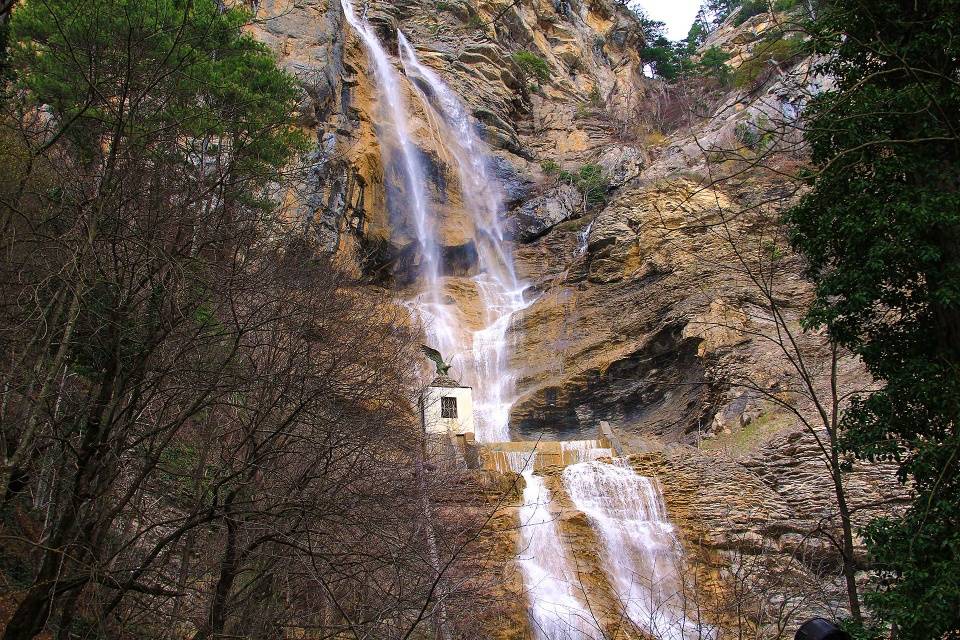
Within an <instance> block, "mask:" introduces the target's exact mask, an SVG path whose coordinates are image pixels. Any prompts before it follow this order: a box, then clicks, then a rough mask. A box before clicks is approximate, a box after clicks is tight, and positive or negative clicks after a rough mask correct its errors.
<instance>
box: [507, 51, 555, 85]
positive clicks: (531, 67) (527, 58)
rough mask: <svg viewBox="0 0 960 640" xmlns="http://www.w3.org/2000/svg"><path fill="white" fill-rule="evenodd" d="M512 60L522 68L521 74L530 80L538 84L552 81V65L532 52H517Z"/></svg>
mask: <svg viewBox="0 0 960 640" xmlns="http://www.w3.org/2000/svg"><path fill="white" fill-rule="evenodd" d="M510 58H511V59H512V60H513V62H514V64H516V65H517V67H519V68H520V72H521V73H523V75H524V76H526V77H528V78H533V79H535V80H536V81H537V82H538V83H541V82H547V81H548V80H550V65H549V64H547V61H546V60H544V59H543V58H541V57H540V56H538V55H537V54H535V53H533V52H532V51H527V50H526V49H524V50H523V51H517V52H516V53H514V54H513V55H512V56H510Z"/></svg>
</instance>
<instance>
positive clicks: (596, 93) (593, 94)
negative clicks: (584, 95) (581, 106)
mask: <svg viewBox="0 0 960 640" xmlns="http://www.w3.org/2000/svg"><path fill="white" fill-rule="evenodd" d="M589 98H590V106H592V107H594V108H599V107H601V106H602V105H603V97H602V96H601V95H600V87H598V86H597V85H593V88H592V89H590V96H589Z"/></svg>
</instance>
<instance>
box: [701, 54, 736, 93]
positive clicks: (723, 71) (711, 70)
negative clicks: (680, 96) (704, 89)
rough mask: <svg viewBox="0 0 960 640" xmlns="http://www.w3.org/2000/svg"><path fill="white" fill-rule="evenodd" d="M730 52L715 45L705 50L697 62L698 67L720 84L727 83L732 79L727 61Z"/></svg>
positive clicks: (703, 73)
mask: <svg viewBox="0 0 960 640" xmlns="http://www.w3.org/2000/svg"><path fill="white" fill-rule="evenodd" d="M729 59H730V54H729V53H727V52H726V51H724V50H723V49H721V48H720V47H717V46H713V47H710V48H709V49H707V50H706V51H704V52H703V55H701V56H700V60H699V62H697V69H698V70H699V71H700V73H701V74H702V75H704V76H707V77H708V78H714V79H715V80H717V81H718V82H720V84H723V85H726V84H727V83H728V82H729V81H730V67H729V66H727V61H728V60H729Z"/></svg>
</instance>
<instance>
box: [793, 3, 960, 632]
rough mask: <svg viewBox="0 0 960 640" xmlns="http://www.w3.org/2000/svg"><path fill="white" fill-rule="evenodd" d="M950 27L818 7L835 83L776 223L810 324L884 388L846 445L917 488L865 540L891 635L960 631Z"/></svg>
mask: <svg viewBox="0 0 960 640" xmlns="http://www.w3.org/2000/svg"><path fill="white" fill-rule="evenodd" d="M867 14H868V15H867ZM867 18H869V19H867ZM958 32H960V4H958V2H957V1H956V0H938V1H929V2H921V3H900V2H896V1H894V0H874V1H872V2H870V3H864V2H862V1H859V0H834V1H833V2H831V3H824V4H822V5H821V7H820V13H819V15H818V20H817V22H816V24H815V25H814V33H813V36H814V42H815V45H816V50H817V52H818V53H821V54H828V53H829V54H831V55H830V56H829V57H827V58H826V62H824V63H823V64H822V65H821V66H820V69H818V71H819V72H822V73H826V74H829V75H832V76H833V77H834V78H835V86H834V88H832V89H831V90H830V91H827V92H824V93H822V94H820V95H819V96H817V97H816V98H814V99H813V100H812V102H811V103H810V105H809V107H808V108H807V110H806V112H805V117H806V119H807V123H808V124H807V127H806V131H807V134H806V138H807V141H808V143H809V144H810V148H811V152H812V161H813V165H814V169H815V170H814V171H812V172H811V173H810V174H809V177H808V182H809V185H810V187H811V190H810V192H809V193H808V194H807V195H805V196H804V197H803V198H802V200H801V201H800V203H799V205H798V206H796V207H795V208H793V209H792V210H790V211H789V212H788V213H787V215H786V222H787V223H788V225H789V227H790V230H791V238H792V241H793V243H794V245H795V246H796V247H797V248H798V249H799V250H801V251H802V252H803V254H804V255H805V256H806V258H807V260H808V263H809V272H810V275H811V276H812V277H813V278H814V280H815V282H816V294H817V295H816V300H815V303H814V305H813V307H812V309H811V311H810V313H809V316H808V319H807V322H808V324H809V325H811V326H819V325H825V326H827V327H828V328H829V331H830V333H831V335H832V336H833V337H834V338H835V339H836V340H837V341H838V342H840V343H841V344H843V345H845V346H846V347H848V348H850V349H851V350H852V351H853V352H855V353H856V354H858V355H859V356H860V357H861V358H862V359H863V362H864V363H865V364H866V366H867V367H868V368H869V370H870V373H871V374H872V375H873V376H874V377H875V378H876V379H877V380H879V381H881V382H882V383H883V385H884V386H883V388H882V390H880V391H878V392H876V393H873V394H872V395H869V396H864V397H860V398H858V399H856V401H855V402H854V403H853V406H852V407H851V409H850V411H848V413H847V415H846V418H845V421H844V430H845V433H846V434H847V435H846V438H845V442H844V444H845V446H846V447H847V448H848V449H849V450H850V451H851V452H853V453H854V454H855V455H857V456H858V457H861V458H867V459H887V460H896V461H897V462H898V463H899V468H900V476H901V479H902V480H903V481H904V482H910V483H911V486H912V488H913V491H914V495H915V498H914V501H913V503H912V505H911V507H910V508H909V510H908V511H907V513H906V514H905V515H904V516H903V517H889V518H884V519H881V520H878V521H875V522H873V523H872V524H871V525H870V526H869V527H867V528H866V530H864V531H863V532H862V533H863V536H864V539H865V540H866V542H867V545H868V548H869V551H870V553H871V555H872V560H873V564H874V566H875V567H876V568H877V571H878V581H877V588H876V589H875V590H874V591H873V592H872V593H868V594H867V596H866V600H867V604H868V605H869V606H870V608H871V609H872V610H873V611H874V612H875V613H876V615H878V616H879V617H880V618H881V619H882V620H883V621H886V622H888V623H895V624H896V625H897V628H898V632H897V637H898V638H900V639H903V640H921V639H923V640H929V639H930V638H948V637H951V638H952V637H957V636H958V634H960V454H958V452H960V375H958V372H960V180H958V176H960V142H958V138H957V132H958V131H960V86H958V85H957V83H956V82H955V79H956V78H957V77H958V76H960V42H958V40H957V38H956V34H957V33H958Z"/></svg>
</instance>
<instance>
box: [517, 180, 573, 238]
mask: <svg viewBox="0 0 960 640" xmlns="http://www.w3.org/2000/svg"><path fill="white" fill-rule="evenodd" d="M581 200H582V196H581V195H580V192H579V191H578V190H577V189H576V188H575V187H572V186H570V185H568V184H558V185H557V186H556V187H554V188H552V189H550V190H549V191H547V192H546V193H544V194H543V195H540V196H537V197H536V198H533V199H531V200H528V201H527V202H526V203H525V204H523V205H522V206H520V207H518V208H516V209H514V210H513V211H512V212H511V213H510V214H509V216H508V217H507V231H508V232H509V233H510V235H511V236H512V237H513V238H515V239H516V240H518V241H520V242H532V241H533V240H536V239H537V238H539V237H541V236H542V235H543V234H545V233H547V232H548V231H550V229H552V228H553V227H555V226H556V225H558V224H560V223H561V222H564V221H566V220H570V219H572V218H576V217H578V216H579V215H580V214H581V207H580V203H581Z"/></svg>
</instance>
